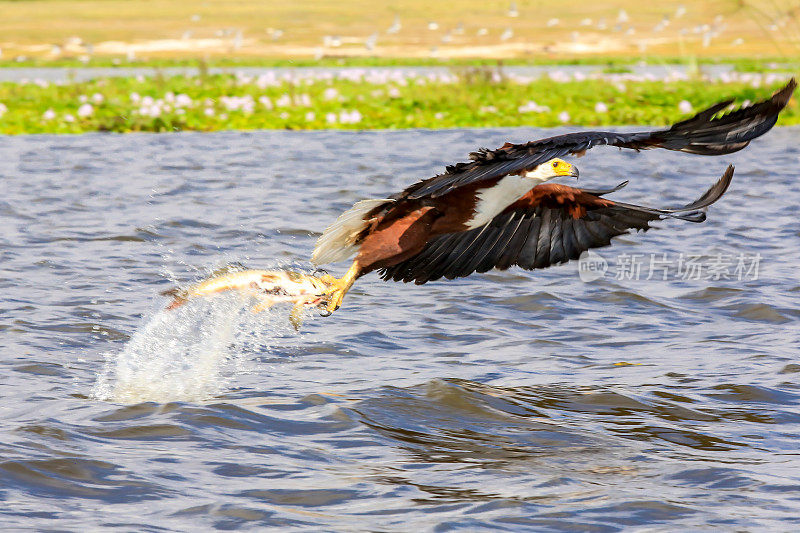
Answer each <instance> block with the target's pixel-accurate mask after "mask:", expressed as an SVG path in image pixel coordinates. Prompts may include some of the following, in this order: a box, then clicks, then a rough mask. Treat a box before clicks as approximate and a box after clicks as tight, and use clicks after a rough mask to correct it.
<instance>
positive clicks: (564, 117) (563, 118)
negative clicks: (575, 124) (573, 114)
mask: <svg viewBox="0 0 800 533" xmlns="http://www.w3.org/2000/svg"><path fill="white" fill-rule="evenodd" d="M558 120H560V121H561V122H563V123H564V124H566V123H567V122H569V113H567V112H566V111H562V112H561V113H559V114H558Z"/></svg>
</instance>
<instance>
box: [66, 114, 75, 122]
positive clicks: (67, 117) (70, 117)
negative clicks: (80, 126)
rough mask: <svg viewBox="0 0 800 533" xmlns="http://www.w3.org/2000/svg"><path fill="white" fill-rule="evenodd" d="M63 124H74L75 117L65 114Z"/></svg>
mask: <svg viewBox="0 0 800 533" xmlns="http://www.w3.org/2000/svg"><path fill="white" fill-rule="evenodd" d="M64 122H75V117H73V116H72V115H70V114H69V113H67V114H66V115H64Z"/></svg>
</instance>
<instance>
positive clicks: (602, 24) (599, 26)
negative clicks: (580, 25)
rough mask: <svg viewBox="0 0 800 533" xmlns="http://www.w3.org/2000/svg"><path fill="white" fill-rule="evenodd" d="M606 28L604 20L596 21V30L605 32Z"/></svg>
mask: <svg viewBox="0 0 800 533" xmlns="http://www.w3.org/2000/svg"><path fill="white" fill-rule="evenodd" d="M606 28H608V24H606V19H600V20H598V21H597V29H598V30H605V29H606Z"/></svg>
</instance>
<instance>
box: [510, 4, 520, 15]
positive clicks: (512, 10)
mask: <svg viewBox="0 0 800 533" xmlns="http://www.w3.org/2000/svg"><path fill="white" fill-rule="evenodd" d="M508 16H509V17H518V16H519V10H517V3H516V2H511V5H510V6H508Z"/></svg>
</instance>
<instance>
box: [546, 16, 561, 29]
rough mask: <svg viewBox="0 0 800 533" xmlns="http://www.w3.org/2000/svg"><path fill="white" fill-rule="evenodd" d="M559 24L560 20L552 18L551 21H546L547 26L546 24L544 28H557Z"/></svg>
mask: <svg viewBox="0 0 800 533" xmlns="http://www.w3.org/2000/svg"><path fill="white" fill-rule="evenodd" d="M560 23H561V21H560V20H558V19H557V18H552V19H550V20H548V21H547V24H546V26H547V27H548V28H553V27H555V26H558V25H559V24H560Z"/></svg>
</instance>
